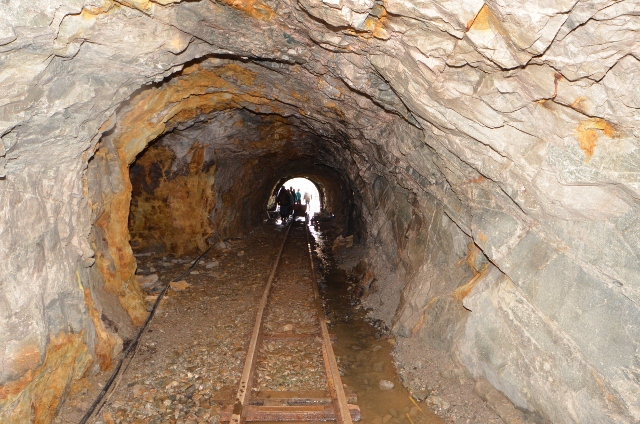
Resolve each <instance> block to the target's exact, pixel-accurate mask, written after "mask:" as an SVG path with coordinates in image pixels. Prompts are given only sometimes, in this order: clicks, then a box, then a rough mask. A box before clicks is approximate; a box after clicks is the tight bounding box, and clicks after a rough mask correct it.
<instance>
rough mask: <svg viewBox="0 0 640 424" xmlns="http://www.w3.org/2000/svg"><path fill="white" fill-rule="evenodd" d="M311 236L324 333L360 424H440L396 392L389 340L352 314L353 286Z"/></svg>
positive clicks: (320, 240)
mask: <svg viewBox="0 0 640 424" xmlns="http://www.w3.org/2000/svg"><path fill="white" fill-rule="evenodd" d="M312 234H313V235H314V239H315V240H316V243H315V244H314V246H313V248H314V250H315V253H316V256H317V264H318V269H319V271H320V272H319V278H318V280H319V283H320V289H321V295H322V297H323V303H324V306H325V314H326V315H327V318H328V319H329V321H330V322H329V331H330V332H331V333H333V334H335V335H336V336H337V342H336V343H335V344H334V351H335V353H336V356H337V358H338V363H339V367H340V371H341V374H342V381H343V383H345V384H347V386H349V387H351V388H352V389H354V390H355V392H356V393H357V395H358V405H359V406H360V411H361V413H362V421H361V422H363V423H367V424H369V423H370V424H382V423H408V424H412V423H413V424H420V423H422V424H432V423H433V424H435V423H442V422H443V421H442V420H441V419H440V418H438V416H437V415H436V414H434V413H433V412H432V411H431V410H430V409H429V408H428V407H427V405H425V404H422V403H420V402H419V401H417V400H416V399H415V398H414V397H413V396H412V395H411V394H410V393H409V392H408V391H407V389H405V388H404V387H403V386H402V384H401V383H400V380H399V378H398V374H397V373H396V369H395V366H394V364H393V357H392V355H391V352H392V350H393V339H390V338H388V337H387V335H385V334H384V333H382V332H381V331H380V330H379V329H378V328H376V327H374V326H373V325H372V324H371V323H369V322H368V321H367V320H366V312H365V311H363V310H362V309H355V308H354V304H355V303H356V300H357V299H356V298H355V297H354V296H353V295H352V293H351V290H352V288H353V285H350V284H349V281H348V279H347V274H346V272H345V271H344V270H342V269H340V268H338V267H337V266H336V264H335V261H334V258H333V256H332V248H331V247H332V246H331V243H330V242H328V241H327V240H326V237H325V236H324V235H323V234H322V232H321V231H320V230H319V228H317V227H316V228H313V229H312ZM389 382H390V383H391V384H389ZM392 386H393V387H392Z"/></svg>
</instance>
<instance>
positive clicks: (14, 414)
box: [0, 333, 93, 424]
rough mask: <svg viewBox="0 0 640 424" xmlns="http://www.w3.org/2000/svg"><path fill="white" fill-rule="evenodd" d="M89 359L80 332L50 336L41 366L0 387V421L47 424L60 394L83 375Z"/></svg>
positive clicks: (58, 401)
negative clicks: (0, 395)
mask: <svg viewBox="0 0 640 424" xmlns="http://www.w3.org/2000/svg"><path fill="white" fill-rule="evenodd" d="M92 362H93V358H92V356H91V355H90V354H89V351H88V349H87V346H86V344H85V342H84V336H83V333H80V334H66V333H61V334H59V335H58V336H55V337H52V338H51V340H50V342H49V344H48V346H47V349H46V354H45V360H44V362H43V363H42V365H40V366H39V367H37V368H36V369H34V370H30V371H28V372H27V373H26V374H25V375H24V376H23V377H22V378H21V379H19V380H17V381H14V382H12V383H9V384H7V385H5V386H2V387H0V393H2V397H0V422H2V423H3V424H14V423H15V424H22V423H26V422H30V423H37V424H40V423H50V422H51V421H53V418H54V416H55V412H56V410H57V407H58V405H59V403H60V399H61V398H62V395H63V394H64V393H65V392H66V391H67V390H68V389H69V387H70V385H71V384H72V383H73V382H74V381H77V380H79V379H80V378H82V377H83V376H84V373H85V372H86V370H87V369H88V367H89V365H91V363H92Z"/></svg>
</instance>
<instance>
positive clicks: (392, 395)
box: [55, 224, 501, 424]
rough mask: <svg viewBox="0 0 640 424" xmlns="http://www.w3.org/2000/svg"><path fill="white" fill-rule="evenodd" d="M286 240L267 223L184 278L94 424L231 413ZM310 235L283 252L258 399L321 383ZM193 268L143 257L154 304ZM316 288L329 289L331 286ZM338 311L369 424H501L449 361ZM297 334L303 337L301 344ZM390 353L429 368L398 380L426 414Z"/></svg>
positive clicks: (88, 383) (81, 399)
mask: <svg viewBox="0 0 640 424" xmlns="http://www.w3.org/2000/svg"><path fill="white" fill-rule="evenodd" d="M284 231H285V228H284V227H282V226H279V225H272V224H270V225H265V226H263V227H261V228H259V229H257V230H256V231H254V233H253V234H251V235H250V236H249V237H247V238H246V239H243V240H234V241H229V242H227V245H226V247H224V248H223V246H219V247H218V248H216V249H214V250H212V251H211V252H210V253H209V254H207V256H206V257H205V258H204V259H203V261H202V262H201V263H200V264H199V265H197V266H196V268H195V269H194V270H193V271H192V272H191V273H190V274H189V275H188V277H186V278H185V280H186V283H187V284H188V286H186V287H181V285H176V289H175V290H169V292H168V296H167V297H166V298H165V299H164V300H163V301H162V302H161V305H160V307H159V309H158V311H157V313H156V316H155V318H154V319H153V321H152V322H151V324H150V325H149V327H148V328H147V331H146V332H145V333H144V334H143V336H142V338H141V340H140V342H139V346H138V348H137V350H136V353H135V356H134V358H133V360H131V361H127V362H125V369H126V370H125V372H123V373H121V377H120V378H119V379H118V380H116V381H117V383H116V385H117V387H116V389H115V390H114V391H112V393H111V394H110V395H109V396H108V399H107V402H106V403H105V405H104V407H102V409H101V410H100V412H99V413H98V414H97V415H96V416H95V417H94V418H93V419H92V421H90V422H92V423H97V424H111V423H180V424H194V423H218V422H219V415H220V412H221V410H222V409H223V408H225V407H227V406H229V405H230V404H231V402H232V399H233V396H234V394H235V390H236V386H237V384H238V381H239V378H240V373H241V371H242V366H243V362H244V359H245V355H246V349H247V346H248V341H249V337H250V333H251V331H252V329H253V324H254V314H255V308H256V306H257V304H258V302H259V299H260V297H261V296H262V290H263V287H264V284H265V283H266V281H267V278H268V276H269V273H270V272H271V268H272V266H273V261H274V259H275V256H276V254H277V250H278V249H279V247H280V241H281V240H282V237H283V236H284ZM292 231H293V232H294V233H295V231H294V229H292ZM274 233H275V234H276V236H274ZM303 234H304V233H303V232H300V233H299V234H298V241H295V242H293V244H292V245H291V246H288V247H290V249H289V250H287V248H285V251H284V252H283V257H282V266H281V268H280V269H279V271H278V273H277V274H276V279H275V280H274V282H273V287H272V296H273V298H274V299H275V300H276V301H277V303H276V304H275V305H276V306H269V307H267V310H266V311H265V324H264V333H265V335H267V336H275V337H267V338H265V340H264V341H263V343H262V344H261V346H260V348H259V351H258V360H259V362H258V364H257V367H256V380H255V389H254V390H265V391H268V390H286V391H290V390H292V391H293V390H318V389H324V388H325V385H326V381H325V375H324V366H323V364H322V361H321V358H322V353H321V349H320V344H319V343H318V342H317V341H316V340H315V334H317V331H318V329H317V320H318V316H317V312H316V310H315V306H314V303H313V300H312V290H311V287H310V281H311V279H310V277H311V275H310V274H309V272H310V271H309V269H308V266H307V264H308V256H307V255H308V254H307V251H306V240H305V239H304V236H303ZM293 235H294V236H295V234H293ZM301 235H302V237H299V236H301ZM294 238H295V237H294ZM297 243H299V244H297ZM194 259H195V257H181V258H170V257H163V256H161V255H151V256H143V255H138V266H139V271H138V274H139V275H140V276H141V277H142V276H148V275H150V274H157V275H158V277H159V278H158V281H156V282H149V281H151V280H153V278H151V279H148V280H147V281H146V282H145V283H144V285H145V291H146V293H147V300H148V302H149V306H150V305H151V304H152V303H153V300H154V299H155V296H156V295H157V293H158V291H159V290H160V289H161V288H162V287H163V286H164V284H166V283H168V282H169V281H170V280H171V279H172V278H174V277H176V276H178V275H180V274H181V273H183V272H184V271H185V270H186V269H188V267H189V265H190V264H191V263H192V261H193V260H194ZM326 260H327V258H326V257H324V258H321V260H320V261H319V262H318V265H319V268H320V269H322V268H325V269H326V270H329V269H330V268H331V266H330V265H329V263H328V262H327V263H326V264H323V263H322V261H326ZM319 278H320V279H321V280H322V281H324V278H325V276H323V275H319ZM345 290H346V289H345ZM345 293H346V291H345ZM336 296H337V297H340V298H341V300H340V302H342V303H344V301H345V300H346V299H348V296H347V295H346V294H345V295H344V296H343V295H336ZM326 301H327V299H325V302H326ZM347 303H348V301H347ZM340 310H341V311H342V312H337V311H338V310H331V311H330V313H329V317H328V319H327V321H328V322H329V323H330V327H332V328H333V329H332V330H331V331H334V332H335V331H337V332H338V344H337V345H336V346H335V347H334V348H335V349H336V353H337V354H338V361H339V364H340V368H341V371H342V372H343V373H345V376H344V377H343V378H345V379H346V382H347V384H349V385H350V390H354V391H355V392H356V393H357V394H358V397H359V399H358V404H359V405H361V410H362V411H363V421H362V422H363V423H365V424H367V423H372V424H394V423H398V424H405V423H406V424H412V423H414V424H423V423H424V424H426V423H436V422H439V420H437V419H436V417H435V416H433V415H432V414H431V413H430V412H429V408H430V409H432V410H434V411H435V412H436V413H438V415H440V416H441V417H442V418H444V421H445V422H455V423H473V424H493V423H501V421H500V419H499V418H498V417H497V416H496V415H495V414H493V413H492V411H491V410H490V409H489V408H488V407H487V405H486V403H484V402H483V401H482V400H481V399H479V397H478V396H477V395H475V393H474V392H473V381H467V380H464V378H462V377H460V378H458V376H457V375H454V374H455V371H454V368H455V367H448V366H447V364H445V363H444V362H443V361H444V359H443V358H440V357H438V356H437V355H435V354H433V355H432V354H431V353H430V352H429V351H428V350H425V349H426V348H425V347H424V346H413V345H411V344H410V343H406V342H404V341H403V343H402V344H401V345H400V346H393V345H392V343H389V341H392V339H387V336H386V335H380V334H379V330H376V329H375V328H374V327H371V326H370V325H369V324H366V323H365V322H364V318H363V317H364V314H365V313H364V311H357V313H355V311H353V310H352V309H349V308H348V307H344V308H343V309H340ZM360 315H362V318H358V320H357V321H354V318H353V317H356V316H360ZM323 319H324V317H323ZM342 321H344V323H343V324H340V322H342ZM282 335H285V336H287V335H288V336H289V337H290V338H292V340H286V339H284V338H283V337H281V336H282ZM300 335H303V336H304V335H307V336H308V338H306V339H305V338H302V339H296V336H300ZM394 348H395V357H396V360H400V362H399V363H407V362H406V361H408V360H410V361H414V360H415V361H419V362H420V361H421V362H420V363H421V364H423V365H421V366H420V367H418V368H416V369H411V370H405V369H404V368H400V370H399V371H400V374H401V376H402V381H403V382H404V383H405V384H406V385H408V387H409V389H410V393H411V394H416V396H417V397H419V396H420V394H421V393H427V396H426V397H425V398H424V399H419V401H420V400H423V401H424V402H420V404H419V405H420V406H418V405H417V404H415V405H414V403H413V402H414V401H412V400H411V399H409V392H407V391H406V390H405V389H404V388H403V387H402V385H401V384H400V381H399V378H398V377H396V373H395V369H394V366H393V358H392V356H391V351H392V350H393V349H394ZM418 357H419V358H418ZM450 374H451V375H450ZM109 375H110V371H109V372H107V373H102V374H99V375H96V376H92V377H90V378H87V379H85V380H84V385H83V386H79V387H77V388H76V390H75V391H73V392H72V393H70V394H69V396H68V399H67V401H66V402H65V404H64V405H63V406H62V408H61V411H60V413H59V416H58V418H57V419H56V420H55V423H56V424H67V423H77V422H79V421H80V418H81V417H82V415H83V414H84V412H85V411H86V410H87V409H88V408H89V406H90V404H91V402H92V401H93V400H94V399H95V397H96V395H97V394H98V392H99V391H100V389H101V388H102V387H103V384H104V383H105V381H106V380H107V379H108V378H109ZM452 375H453V378H452ZM387 380H388V381H391V382H395V383H394V384H395V388H393V389H391V390H389V389H388V388H384V389H383V388H382V387H381V383H382V382H383V381H387ZM455 381H458V383H455ZM452 382H453V383H454V384H452Z"/></svg>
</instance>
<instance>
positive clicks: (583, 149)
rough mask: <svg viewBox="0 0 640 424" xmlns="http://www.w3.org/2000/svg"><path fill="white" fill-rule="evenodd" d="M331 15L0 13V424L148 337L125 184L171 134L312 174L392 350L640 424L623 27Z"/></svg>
mask: <svg viewBox="0 0 640 424" xmlns="http://www.w3.org/2000/svg"><path fill="white" fill-rule="evenodd" d="M330 3H331V2H328V3H324V2H319V1H316V0H299V1H297V2H292V1H288V0H278V1H276V0H272V1H260V0H252V1H238V2H229V1H226V0H225V1H220V2H216V1H205V0H202V1H179V0H162V1H157V2H154V1H146V0H126V1H118V2H115V1H111V0H96V1H93V0H92V1H85V2H83V1H73V2H62V1H55V0H37V1H35V2H29V3H26V2H21V1H16V2H9V3H6V2H5V3H3V4H2V5H0V14H1V15H2V16H3V20H2V22H0V49H1V51H2V54H3V61H2V63H0V70H1V71H2V79H1V80H0V81H1V84H2V86H3V88H5V90H4V92H3V98H2V99H1V100H0V137H1V140H2V143H1V145H0V188H1V190H0V204H1V205H2V206H1V207H2V209H1V210H2V213H3V215H2V216H3V227H2V229H0V255H2V257H3V258H5V260H3V261H2V262H0V281H2V284H3V290H2V293H1V294H0V305H1V306H2V309H1V310H2V311H10V312H6V313H5V315H2V320H0V334H2V335H4V336H3V338H2V339H1V341H2V346H3V352H4V353H3V356H2V358H1V359H2V363H3V364H4V365H3V368H2V370H0V385H1V386H2V387H3V389H2V390H3V391H2V393H8V394H9V395H7V397H5V398H4V400H2V399H0V421H7V420H8V418H7V417H13V416H25V417H32V416H33V414H35V415H42V416H43V417H44V416H48V415H47V414H50V412H47V411H55V410H56V404H57V398H56V399H49V398H43V396H42V394H43V393H49V392H51V390H52V387H49V386H47V384H55V385H56V387H54V388H53V389H54V391H55V392H60V393H62V392H66V390H67V389H68V387H69V385H70V384H71V382H72V381H73V380H74V379H75V378H76V377H77V376H79V375H82V374H83V370H85V369H88V367H89V366H90V364H91V363H94V362H96V363H98V362H99V364H100V366H101V367H103V368H106V367H108V366H109V364H110V361H111V359H112V357H114V355H116V354H117V353H118V352H119V349H120V348H121V346H122V340H123V339H126V338H127V333H131V331H133V328H135V326H136V325H137V324H139V323H140V322H141V321H142V320H143V319H144V317H145V316H146V311H145V310H144V308H143V304H142V300H141V293H140V291H139V289H138V288H137V286H136V284H135V279H134V273H135V261H133V259H132V258H133V256H132V254H131V253H132V252H131V249H130V247H129V237H130V235H129V232H128V229H127V226H126V222H127V218H128V212H129V205H130V196H131V195H130V192H131V181H130V180H129V177H128V167H129V165H130V164H131V163H133V162H134V160H135V158H136V157H137V156H138V155H139V154H140V152H142V151H143V150H144V149H145V147H146V146H147V145H148V144H149V143H150V142H152V141H153V140H156V139H157V138H158V137H161V136H163V135H164V136H163V137H166V140H167V141H169V139H171V137H174V145H175V146H178V145H179V144H180V142H179V140H178V139H179V137H180V135H181V134H187V133H190V132H191V134H190V135H189V137H188V138H189V140H191V141H201V142H205V141H206V143H207V144H208V145H210V146H215V145H216V143H218V148H219V150H220V151H225V152H227V153H228V154H229V157H236V158H243V160H246V161H250V160H255V161H256V162H255V169H270V167H273V168H277V165H278V163H279V161H281V160H284V159H282V158H283V157H285V158H287V159H286V160H287V161H289V160H291V159H293V158H295V163H298V164H300V166H302V165H303V164H307V165H309V164H311V165H314V164H318V163H320V164H323V165H322V166H326V168H327V169H330V170H333V171H331V172H335V174H336V175H337V176H339V179H340V181H343V182H344V184H345V186H347V187H348V189H349V190H350V191H349V190H347V192H349V193H351V192H352V193H354V199H353V204H352V206H353V208H355V209H354V210H355V212H353V211H350V212H349V213H350V214H351V213H355V214H356V215H357V216H359V217H360V218H359V219H361V221H362V223H363V228H365V229H366V235H367V237H366V252H367V253H366V255H365V257H364V258H363V260H362V266H363V268H364V269H366V273H365V274H364V275H365V277H366V278H364V281H365V283H366V285H367V288H368V289H369V288H370V289H371V290H370V293H371V295H370V297H369V298H368V300H367V302H369V303H368V305H369V306H371V308H372V316H373V317H374V318H379V319H381V320H382V321H384V322H385V323H386V324H388V325H389V326H390V327H391V328H392V329H393V331H394V333H395V334H396V335H398V336H401V337H404V338H418V339H420V340H425V341H429V343H431V344H432V345H434V346H438V348H439V349H442V350H443V351H445V352H448V353H450V354H451V355H452V356H454V357H456V358H459V359H460V361H461V363H462V364H463V365H464V366H465V367H466V368H467V370H469V371H470V372H471V373H472V374H473V375H474V376H477V377H483V378H486V379H488V380H489V381H490V382H491V384H492V385H494V386H495V387H497V388H498V389H499V390H501V391H502V392H503V393H504V394H505V395H507V397H509V398H510V399H511V400H512V401H513V402H514V403H515V404H516V405H517V406H519V407H521V408H523V409H529V410H532V411H535V412H536V413H537V414H539V415H540V416H542V417H544V418H545V419H547V420H549V421H551V422H558V423H571V422H586V421H598V422H624V421H631V422H633V421H638V420H640V406H638V404H637V399H636V393H637V392H638V390H639V388H640V383H639V382H638V381H637V378H635V377H633V376H634V375H635V374H634V373H635V371H634V370H636V369H637V366H638V365H637V354H638V351H639V349H640V346H639V345H638V343H640V342H639V340H640V311H639V307H638V305H639V304H640V286H639V284H638V278H637V276H638V275H640V272H639V271H640V269H639V267H640V261H638V260H637V258H638V256H639V255H640V250H639V249H640V247H639V246H640V243H639V242H638V240H639V237H638V228H639V227H640V221H639V220H638V199H639V198H640V195H639V193H638V192H639V189H640V188H639V187H638V173H639V169H640V166H639V164H640V160H639V159H638V157H639V156H638V144H639V143H638V137H639V136H638V134H639V131H638V126H639V125H638V113H637V109H638V107H639V105H640V100H639V99H640V96H639V95H638V90H637V87H636V86H637V84H635V83H634V81H636V80H637V79H638V78H637V76H638V74H640V67H639V64H638V59H637V52H636V50H637V45H638V35H637V34H638V30H637V26H638V25H637V19H638V18H637V16H635V14H634V10H635V9H634V7H635V6H634V4H633V3H632V2H629V1H627V2H612V1H608V0H602V1H595V2H586V1H574V0H571V1H556V2H552V3H544V2H528V3H527V4H526V7H523V4H522V3H521V2H508V1H507V2H496V1H487V2H482V1H470V2H456V1H448V2H444V3H442V2H435V1H422V2H408V1H398V0H389V1H385V2H377V1H355V0H353V1H352V0H341V1H340V2H338V4H334V3H335V2H334V3H331V4H330ZM611 40H615V42H612V41H611ZM234 120H235V121H236V122H239V121H242V125H239V126H238V127H233V126H228V125H222V126H220V125H218V126H217V127H216V125H215V124H216V123H218V124H220V123H224V122H226V123H230V122H233V121H234ZM220 129H223V130H224V131H223V132H222V133H221V132H218V133H216V131H220ZM250 129H252V130H251V131H254V132H253V134H261V137H259V140H258V139H257V138H250V139H249V140H247V139H246V138H244V137H242V136H241V135H242V134H243V133H242V131H249V130H250ZM198 131H200V133H198ZM234 131H235V132H234ZM251 131H249V132H251ZM261 131H262V133H261ZM234 134H235V135H234ZM246 134H248V133H245V135H246ZM202 137H204V138H202ZM260 140H262V141H260ZM261 142H262V144H261ZM247 145H251V149H250V151H251V152H253V153H251V154H249V155H248V154H247V153H246V151H245V149H244V148H243V147H246V146H247ZM202 154H203V155H204V156H203V160H204V161H206V154H207V152H206V149H204V150H203V151H202ZM254 154H255V156H251V155H254ZM243 155H244V156H243ZM250 156H251V157H250ZM181 157H182V156H181ZM184 157H186V156H184ZM190 157H191V158H192V157H193V155H191V156H190ZM292 163H293V162H292ZM178 165H179V164H178ZM178 165H176V166H178ZM172 166H173V165H172ZM314 166H316V165H314ZM223 168H224V167H221V168H218V169H219V170H222V169H223ZM187 169H188V167H187ZM226 169H227V170H228V172H232V170H233V169H234V168H233V167H232V166H231V165H230V164H229V167H228V168H226ZM247 169H249V168H247ZM169 171H170V169H169ZM216 172H217V171H216ZM274 175H275V173H274ZM246 178H247V181H260V182H261V184H263V183H264V184H267V183H268V184H273V182H263V181H262V180H260V179H259V176H258V175H257V174H256V175H254V174H252V173H251V172H249V173H247V174H246ZM268 184H267V185H268ZM265 192H268V187H266V186H265ZM217 193H218V192H216V195H217ZM220 195H222V194H220ZM225 213H227V212H223V213H221V214H220V215H219V216H218V218H219V220H218V221H216V225H220V226H223V227H224V226H225V225H226V226H227V227H228V228H233V227H234V225H233V223H232V222H233V220H234V219H239V218H234V217H232V216H230V215H225ZM243 219H244V218H243ZM123 223H124V224H123ZM43 293H46V295H45V296H43ZM604 300H606V302H604ZM442 311H446V313H440V312H442ZM103 315H104V316H107V317H110V318H109V319H110V320H111V321H113V322H115V323H116V324H117V327H118V330H114V329H113V328H110V327H109V328H107V327H108V326H107V324H105V322H103V320H101V318H100V317H101V316H103ZM487 329H492V332H489V331H487ZM399 340H400V343H402V340H403V339H402V338H400V339H399ZM61 346H64V347H65V349H67V348H68V350H64V349H62V348H61ZM519 346H527V347H528V349H526V350H525V349H520V348H519ZM56 352H57V354H56ZM60 352H66V353H65V354H61V353H60ZM567 357H571V358H573V361H572V362H570V363H569V362H567V361H566V358H567ZM407 360H409V359H407ZM496 364H500V366H498V365H496ZM52 368H55V369H58V370H59V375H60V376H61V377H60V379H58V380H56V381H55V382H51V381H50V380H42V379H40V378H37V377H38V376H40V375H42V373H44V372H46V370H48V369H52ZM33 376H35V377H33ZM32 377H33V378H32ZM551 382H552V383H551ZM576 385H577V386H579V387H581V388H582V389H581V390H580V391H579V392H577V391H576V390H575V387H576ZM36 399H49V400H47V401H46V402H45V401H44V400H42V401H40V402H39V403H38V407H37V408H36V407H35V406H33V405H34V404H35V402H36V401H35V400H36ZM47 402H48V403H47ZM6 405H13V406H15V405H18V406H16V407H15V408H18V409H15V408H13V407H12V408H13V409H12V408H8V407H6ZM20 408H22V409H20ZM568 411H569V412H568ZM21 414H22V415H21ZM34 419H35V418H34ZM45 419H46V417H45Z"/></svg>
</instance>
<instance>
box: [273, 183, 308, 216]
mask: <svg viewBox="0 0 640 424" xmlns="http://www.w3.org/2000/svg"><path fill="white" fill-rule="evenodd" d="M276 200H277V202H278V205H280V218H282V220H283V221H284V220H286V219H288V218H289V217H291V216H292V215H293V212H294V209H295V207H296V205H301V204H302V200H304V202H305V205H306V207H307V208H308V207H309V203H310V202H311V194H309V192H305V193H304V195H302V194H301V193H300V189H298V190H297V191H296V190H294V189H293V187H289V189H288V190H287V188H286V187H285V186H282V187H281V188H280V191H279V192H278V197H277V198H276Z"/></svg>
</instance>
